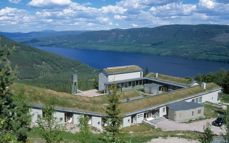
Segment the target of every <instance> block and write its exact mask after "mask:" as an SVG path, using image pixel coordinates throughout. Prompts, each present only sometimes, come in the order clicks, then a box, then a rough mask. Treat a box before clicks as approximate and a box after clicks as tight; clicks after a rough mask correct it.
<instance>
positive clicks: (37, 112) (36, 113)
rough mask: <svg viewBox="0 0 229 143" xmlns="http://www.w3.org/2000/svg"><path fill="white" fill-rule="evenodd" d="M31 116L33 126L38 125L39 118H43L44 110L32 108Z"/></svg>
mask: <svg viewBox="0 0 229 143" xmlns="http://www.w3.org/2000/svg"><path fill="white" fill-rule="evenodd" d="M30 114H31V116H32V125H37V121H38V118H39V117H42V110H41V109H34V108H31V109H30Z"/></svg>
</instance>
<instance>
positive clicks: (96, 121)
mask: <svg viewBox="0 0 229 143" xmlns="http://www.w3.org/2000/svg"><path fill="white" fill-rule="evenodd" d="M91 126H92V127H95V128H97V129H100V130H102V118H101V117H95V116H92V118H91Z"/></svg>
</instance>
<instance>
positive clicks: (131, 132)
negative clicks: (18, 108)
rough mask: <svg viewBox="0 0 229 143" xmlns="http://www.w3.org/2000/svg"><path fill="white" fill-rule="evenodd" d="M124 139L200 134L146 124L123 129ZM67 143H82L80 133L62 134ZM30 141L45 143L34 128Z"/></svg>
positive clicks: (139, 141) (95, 137) (139, 142)
mask: <svg viewBox="0 0 229 143" xmlns="http://www.w3.org/2000/svg"><path fill="white" fill-rule="evenodd" d="M121 133H122V138H123V139H124V141H126V142H130V143H145V142H148V141H150V140H151V139H153V138H158V137H181V138H188V139H194V140H195V139H197V138H198V136H199V135H200V133H198V132H190V131H166V132H165V131H161V130H160V129H155V128H153V127H150V126H148V125H146V124H138V125H134V126H131V127H127V128H123V129H121ZM61 134H62V137H63V139H64V142H65V143H80V142H79V134H78V133H75V134H73V133H69V132H61ZM102 137H103V135H102V134H92V135H91V136H90V137H89V138H88V141H87V142H88V143H102V141H101V138H102ZM29 141H31V142H39V143H43V142H44V141H43V140H42V138H41V137H40V135H39V130H38V128H33V129H32V130H31V131H30V133H29Z"/></svg>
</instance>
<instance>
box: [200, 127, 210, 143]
mask: <svg viewBox="0 0 229 143" xmlns="http://www.w3.org/2000/svg"><path fill="white" fill-rule="evenodd" d="M212 140H213V133H212V131H211V129H210V125H207V127H206V128H205V129H204V133H203V134H202V135H200V138H199V141H200V143H211V142H212Z"/></svg>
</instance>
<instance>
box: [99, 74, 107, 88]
mask: <svg viewBox="0 0 229 143" xmlns="http://www.w3.org/2000/svg"><path fill="white" fill-rule="evenodd" d="M107 81H108V80H107V77H106V75H105V74H104V73H100V74H99V91H102V90H105V85H104V84H105V83H106V82H107Z"/></svg>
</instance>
